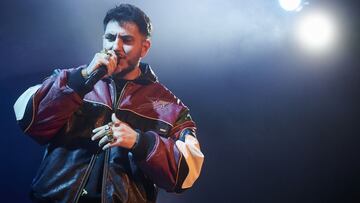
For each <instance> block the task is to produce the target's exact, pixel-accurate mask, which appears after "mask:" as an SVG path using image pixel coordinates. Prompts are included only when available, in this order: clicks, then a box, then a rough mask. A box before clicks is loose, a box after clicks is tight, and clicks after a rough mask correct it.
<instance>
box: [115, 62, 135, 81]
mask: <svg viewBox="0 0 360 203" xmlns="http://www.w3.org/2000/svg"><path fill="white" fill-rule="evenodd" d="M126 62H127V67H125V68H123V69H122V70H121V71H120V72H118V73H116V77H120V78H123V77H125V76H126V75H127V74H128V73H130V72H131V71H133V70H135V68H136V67H137V66H139V63H140V58H138V59H137V60H128V61H126ZM119 64H120V62H119V63H118V65H119Z"/></svg>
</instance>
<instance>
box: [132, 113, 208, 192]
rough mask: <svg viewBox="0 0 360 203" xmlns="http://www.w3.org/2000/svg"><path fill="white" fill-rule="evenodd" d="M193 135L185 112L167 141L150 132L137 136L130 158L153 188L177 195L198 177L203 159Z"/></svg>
mask: <svg viewBox="0 0 360 203" xmlns="http://www.w3.org/2000/svg"><path fill="white" fill-rule="evenodd" d="M195 131H196V126H195V123H194V122H193V121H192V119H191V117H190V114H189V111H188V109H185V110H184V111H183V112H182V113H181V114H180V116H179V118H178V119H177V121H176V123H175V125H174V127H173V128H172V130H171V131H170V136H169V137H168V138H165V137H162V136H160V135H158V134H157V133H156V132H153V131H148V132H144V133H141V135H140V138H139V141H138V143H137V144H136V146H135V148H134V149H133V154H134V157H135V158H136V159H138V160H139V166H140V168H141V169H142V170H143V172H144V173H145V174H146V175H147V176H148V177H149V178H150V179H151V180H153V181H154V183H155V184H156V185H157V186H159V187H161V188H164V189H165V190H167V191H168V192H177V193H179V192H182V191H184V190H185V189H187V188H190V187H191V186H192V185H193V184H194V182H195V181H196V179H197V178H198V177H199V175H200V172H201V168H202V164H203V161H204V155H203V153H202V152H201V150H200V145H199V142H198V140H197V138H196V134H195Z"/></svg>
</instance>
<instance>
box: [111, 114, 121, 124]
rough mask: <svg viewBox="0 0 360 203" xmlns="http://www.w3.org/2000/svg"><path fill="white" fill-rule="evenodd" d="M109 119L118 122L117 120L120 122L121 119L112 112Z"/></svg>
mask: <svg viewBox="0 0 360 203" xmlns="http://www.w3.org/2000/svg"><path fill="white" fill-rule="evenodd" d="M111 121H112V122H113V123H119V122H121V121H120V120H119V119H118V118H117V117H116V115H115V113H113V114H112V115H111Z"/></svg>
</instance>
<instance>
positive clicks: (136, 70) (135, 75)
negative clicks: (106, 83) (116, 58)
mask: <svg viewBox="0 0 360 203" xmlns="http://www.w3.org/2000/svg"><path fill="white" fill-rule="evenodd" d="M140 75H141V70H140V67H139V66H136V67H135V68H134V70H132V71H131V72H129V73H128V74H126V75H125V76H124V79H125V80H135V79H136V78H138V77H139V76H140Z"/></svg>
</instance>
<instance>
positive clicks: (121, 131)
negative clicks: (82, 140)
mask: <svg viewBox="0 0 360 203" xmlns="http://www.w3.org/2000/svg"><path fill="white" fill-rule="evenodd" d="M111 120H112V122H111V123H109V124H107V125H104V126H101V127H98V128H95V129H94V130H93V133H95V134H94V135H93V136H92V137H91V140H97V139H100V138H101V139H100V141H99V146H100V147H103V150H106V149H107V148H109V147H115V146H118V147H124V148H126V149H131V148H132V147H133V146H134V145H135V143H136V140H137V138H138V136H139V134H138V133H137V132H136V131H135V130H134V129H132V128H131V127H130V126H129V125H128V124H127V123H124V122H122V121H120V120H119V119H118V118H117V117H116V115H115V113H113V114H112V116H111Z"/></svg>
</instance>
